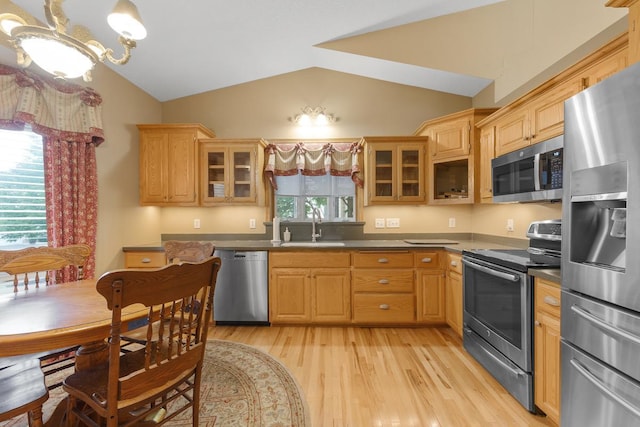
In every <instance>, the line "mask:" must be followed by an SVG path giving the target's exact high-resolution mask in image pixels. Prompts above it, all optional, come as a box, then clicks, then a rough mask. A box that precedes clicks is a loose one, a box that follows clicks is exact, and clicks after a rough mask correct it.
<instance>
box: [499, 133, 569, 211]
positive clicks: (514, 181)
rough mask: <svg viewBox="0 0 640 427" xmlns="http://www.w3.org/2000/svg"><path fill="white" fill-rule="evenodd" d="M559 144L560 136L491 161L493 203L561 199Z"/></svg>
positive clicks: (560, 149)
mask: <svg viewBox="0 0 640 427" xmlns="http://www.w3.org/2000/svg"><path fill="white" fill-rule="evenodd" d="M563 145H564V136H563V135H560V136H557V137H555V138H551V139H548V140H546V141H543V142H539V143H537V144H534V145H531V146H529V147H527V148H524V149H522V150H518V151H514V152H512V153H507V154H504V155H502V156H499V157H496V158H495V159H493V160H492V161H491V172H492V179H493V201H494V202H498V203H500V202H536V201H545V200H561V199H562V151H563Z"/></svg>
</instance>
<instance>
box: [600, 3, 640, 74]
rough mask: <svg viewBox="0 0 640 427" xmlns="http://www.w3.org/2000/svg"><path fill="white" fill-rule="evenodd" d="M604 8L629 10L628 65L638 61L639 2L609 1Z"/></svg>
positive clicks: (639, 45) (639, 56)
mask: <svg viewBox="0 0 640 427" xmlns="http://www.w3.org/2000/svg"><path fill="white" fill-rule="evenodd" d="M605 6H607V7H628V8H629V17H628V19H629V32H628V37H629V53H628V59H629V64H634V63H636V62H638V61H640V2H639V1H638V0H609V1H608V2H607V3H606V4H605Z"/></svg>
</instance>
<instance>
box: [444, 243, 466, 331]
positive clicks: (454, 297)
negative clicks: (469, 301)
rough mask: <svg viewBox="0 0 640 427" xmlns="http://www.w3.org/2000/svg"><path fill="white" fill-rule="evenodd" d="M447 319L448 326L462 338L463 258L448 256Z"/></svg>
mask: <svg viewBox="0 0 640 427" xmlns="http://www.w3.org/2000/svg"><path fill="white" fill-rule="evenodd" d="M447 259H448V261H449V262H448V265H447V283H446V292H445V293H446V295H445V300H446V310H445V312H446V319H447V324H448V325H449V326H450V327H451V328H452V329H453V330H454V331H455V332H456V333H457V334H458V335H460V337H462V306H463V300H462V256H461V255H457V254H452V253H449V254H447Z"/></svg>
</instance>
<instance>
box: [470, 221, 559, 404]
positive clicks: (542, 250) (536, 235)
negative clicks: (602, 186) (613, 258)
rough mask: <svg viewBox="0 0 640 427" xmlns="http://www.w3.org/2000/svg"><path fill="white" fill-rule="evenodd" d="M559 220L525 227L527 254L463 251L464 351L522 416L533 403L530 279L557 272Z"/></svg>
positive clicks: (525, 251)
mask: <svg viewBox="0 0 640 427" xmlns="http://www.w3.org/2000/svg"><path fill="white" fill-rule="evenodd" d="M559 233H560V220H554V221H545V222H544V223H534V224H532V225H531V226H530V229H529V233H528V236H529V237H530V240H529V243H530V247H529V249H516V250H511V249H509V250H474V251H463V257H462V262H463V265H464V267H463V268H464V270H463V273H464V274H463V282H464V315H463V321H464V331H463V332H464V334H463V342H464V347H465V349H466V350H467V351H468V352H469V353H470V354H471V355H472V356H473V357H474V358H475V359H476V360H477V361H478V362H480V364H482V366H484V368H485V369H487V371H489V372H490V373H491V374H492V375H493V376H494V377H495V378H496V379H497V380H498V381H499V382H500V383H501V384H502V385H503V386H504V387H505V388H506V389H507V390H508V391H509V393H511V394H512V395H513V396H514V397H515V398H516V399H517V400H518V401H519V402H520V403H521V404H522V405H523V406H524V407H525V408H527V410H529V411H531V412H535V406H534V403H533V360H532V359H533V335H532V323H533V313H532V310H533V278H532V277H531V276H529V275H528V274H527V271H528V269H529V268H549V267H558V266H559V265H560V262H561V258H560V243H561V241H560V239H559Z"/></svg>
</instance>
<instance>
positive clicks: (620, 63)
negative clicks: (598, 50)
mask: <svg viewBox="0 0 640 427" xmlns="http://www.w3.org/2000/svg"><path fill="white" fill-rule="evenodd" d="M639 10H640V8H639ZM628 62H629V61H628V58H627V49H623V50H620V51H618V52H617V53H615V54H614V55H612V56H610V57H607V58H606V59H604V60H602V61H600V62H598V63H596V64H594V65H593V66H592V67H590V68H589V69H588V70H586V72H585V74H584V76H583V82H584V86H585V88H586V87H590V86H593V85H594V84H596V83H599V82H601V81H602V80H604V79H606V78H607V77H609V76H612V75H613V74H615V73H617V72H618V71H620V70H623V69H625V68H626V67H627V64H628Z"/></svg>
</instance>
